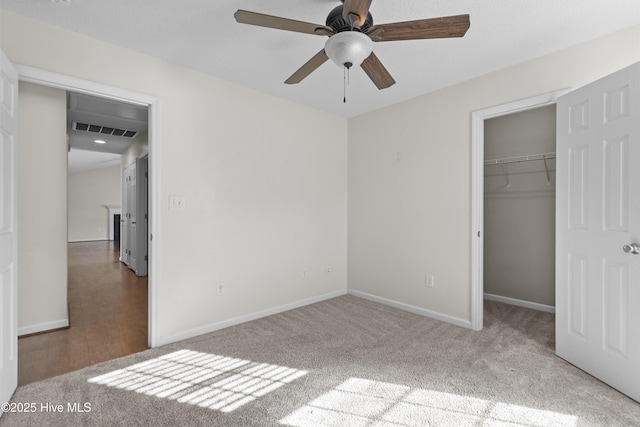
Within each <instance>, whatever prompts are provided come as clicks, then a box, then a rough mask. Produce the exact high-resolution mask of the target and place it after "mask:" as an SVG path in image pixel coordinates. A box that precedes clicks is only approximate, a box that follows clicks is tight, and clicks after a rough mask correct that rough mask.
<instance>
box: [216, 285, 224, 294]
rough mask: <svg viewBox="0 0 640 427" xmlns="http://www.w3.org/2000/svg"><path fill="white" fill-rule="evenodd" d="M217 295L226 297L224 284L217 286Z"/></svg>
mask: <svg viewBox="0 0 640 427" xmlns="http://www.w3.org/2000/svg"><path fill="white" fill-rule="evenodd" d="M216 293H217V294H218V295H224V283H218V284H217V285H216Z"/></svg>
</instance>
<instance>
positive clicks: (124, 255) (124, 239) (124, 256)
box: [120, 166, 129, 265]
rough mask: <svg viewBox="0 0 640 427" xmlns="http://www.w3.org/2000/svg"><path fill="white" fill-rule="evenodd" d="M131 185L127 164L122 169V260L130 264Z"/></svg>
mask: <svg viewBox="0 0 640 427" xmlns="http://www.w3.org/2000/svg"><path fill="white" fill-rule="evenodd" d="M128 186H129V167H127V166H125V167H124V169H122V194H121V195H120V197H121V198H122V208H121V210H120V212H121V214H120V261H121V262H123V263H124V264H125V265H129V258H128V255H127V249H128V246H127V238H128V236H127V235H128V234H129V232H128V227H129V221H128V218H129V210H128V206H127V194H128V192H127V187H128Z"/></svg>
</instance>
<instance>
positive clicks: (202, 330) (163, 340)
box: [156, 289, 347, 347]
mask: <svg viewBox="0 0 640 427" xmlns="http://www.w3.org/2000/svg"><path fill="white" fill-rule="evenodd" d="M346 293H347V290H346V289H345V290H340V291H335V292H330V293H328V294H323V295H318V296H316V297H311V298H307V299H303V300H300V301H295V302H292V303H289V304H284V305H280V306H278V307H273V308H268V309H266V310H262V311H257V312H255V313H250V314H247V315H244V316H238V317H234V318H232V319H229V320H223V321H221V322H216V323H211V324H209V325H205V326H201V327H199V328H195V329H190V330H188V331H185V332H181V333H179V334H175V335H170V336H167V337H159V338H158V343H157V345H156V346H158V347H159V346H162V345H166V344H171V343H174V342H177V341H182V340H186V339H189V338H193V337H196V336H198V335H202V334H208V333H209V332H214V331H218V330H220V329H224V328H228V327H230V326H235V325H239V324H241V323H245V322H250V321H252V320H257V319H260V318H262V317H267V316H271V315H274V314H278V313H282V312H285V311H289V310H293V309H296V308H300V307H304V306H305V305H310V304H315V303H317V302H320V301H324V300H328V299H331V298H335V297H339V296H342V295H346Z"/></svg>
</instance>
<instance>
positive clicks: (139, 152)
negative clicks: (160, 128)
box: [118, 132, 149, 204]
mask: <svg viewBox="0 0 640 427" xmlns="http://www.w3.org/2000/svg"><path fill="white" fill-rule="evenodd" d="M147 153H149V132H142V133H140V134H139V135H138V136H137V137H136V139H135V140H134V141H133V144H131V145H130V146H129V148H127V149H126V150H125V151H124V153H122V156H121V157H120V175H121V178H122V170H123V169H124V168H125V167H126V166H128V165H130V164H131V162H133V161H134V160H135V159H137V158H138V157H141V156H143V155H145V154H147ZM118 204H121V203H118Z"/></svg>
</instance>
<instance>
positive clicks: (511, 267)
mask: <svg viewBox="0 0 640 427" xmlns="http://www.w3.org/2000/svg"><path fill="white" fill-rule="evenodd" d="M555 151H556V106H555V105H549V106H546V107H542V108H536V109H533V110H529V111H524V112H520V113H516V114H510V115H507V116H502V117H497V118H494V119H489V120H485V122H484V152H485V160H490V159H499V158H504V157H516V156H525V155H529V154H540V153H550V152H555ZM547 169H548V170H549V181H548V184H547V173H546V171H545V165H544V162H543V161H542V160H535V161H532V162H523V163H511V164H508V165H506V172H507V173H508V174H509V185H508V186H507V181H506V177H505V175H504V171H503V169H502V167H501V165H489V166H485V168H484V170H485V176H484V188H485V192H484V269H483V271H484V292H485V293H487V294H491V295H497V296H502V297H507V298H514V299H518V300H522V301H528V302H534V303H538V304H543V305H547V306H551V307H554V306H555V220H556V215H555V212H556V210H555V206H556V204H555V196H556V192H555V189H556V186H555V169H556V162H555V160H548V161H547Z"/></svg>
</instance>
